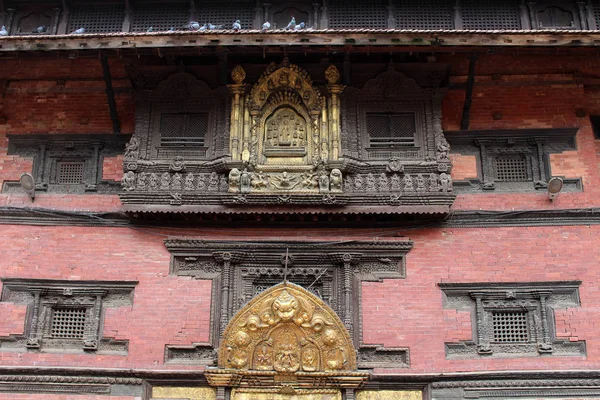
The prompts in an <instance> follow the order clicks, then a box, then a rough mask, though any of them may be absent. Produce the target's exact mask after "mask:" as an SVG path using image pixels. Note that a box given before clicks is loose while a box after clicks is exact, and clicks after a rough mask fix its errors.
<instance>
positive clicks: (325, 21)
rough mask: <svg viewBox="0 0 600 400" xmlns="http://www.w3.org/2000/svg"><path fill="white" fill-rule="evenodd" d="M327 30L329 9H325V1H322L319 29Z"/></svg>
mask: <svg viewBox="0 0 600 400" xmlns="http://www.w3.org/2000/svg"><path fill="white" fill-rule="evenodd" d="M327 28H329V9H328V8H327V0H323V6H321V19H320V20H319V29H327Z"/></svg>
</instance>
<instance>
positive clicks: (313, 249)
mask: <svg viewBox="0 0 600 400" xmlns="http://www.w3.org/2000/svg"><path fill="white" fill-rule="evenodd" d="M165 244H166V246H167V249H168V250H169V251H170V252H171V253H172V255H173V258H172V262H171V273H173V274H176V275H186V276H194V277H196V278H198V279H211V280H212V281H213V286H212V305H211V326H212V329H211V344H193V345H190V346H174V345H168V346H167V354H166V358H167V362H170V363H182V362H183V363H204V364H206V363H208V364H210V363H211V362H210V360H209V359H207V358H209V357H210V354H209V352H210V349H211V347H210V346H211V345H212V346H214V347H217V346H218V340H219V339H218V338H219V337H220V336H221V334H222V333H223V332H224V327H225V324H227V323H228V322H229V321H230V319H231V317H232V316H233V314H234V313H235V312H237V311H238V310H240V309H241V308H242V306H243V305H244V304H246V303H247V302H249V301H251V300H252V299H253V298H254V297H255V296H256V295H257V294H259V293H261V292H262V291H264V290H265V289H266V288H268V287H270V286H273V285H275V284H278V283H280V282H282V281H283V280H284V277H285V276H287V279H288V280H289V281H291V282H293V283H296V284H299V285H301V286H303V287H304V288H305V289H306V290H308V291H309V292H311V293H313V294H315V295H317V296H318V297H319V298H320V299H321V300H322V301H323V302H324V303H325V304H327V305H328V306H329V307H331V308H332V309H333V310H334V311H335V312H336V313H337V314H338V316H339V317H340V318H341V320H342V321H343V324H344V327H345V329H347V330H348V331H349V332H350V334H351V336H352V338H353V343H354V346H355V347H356V348H357V349H358V360H359V367H361V368H373V367H376V366H377V367H391V366H394V367H399V366H401V367H407V366H408V361H409V359H408V350H407V349H405V348H394V349H388V348H384V347H381V346H378V345H366V344H363V343H362V325H361V324H362V318H361V310H362V307H361V306H360V299H361V287H362V281H380V280H381V279H384V278H386V279H389V278H392V279H393V278H403V277H404V276H405V272H404V256H405V255H406V253H407V252H408V251H409V250H410V249H411V247H412V242H410V241H407V240H394V241H382V242H375V243H374V242H360V241H356V242H353V243H315V242H264V241H261V242H259V243H246V242H232V241H226V242H216V241H197V240H188V239H169V240H166V241H165ZM286 252H287V257H286ZM286 265H287V271H286Z"/></svg>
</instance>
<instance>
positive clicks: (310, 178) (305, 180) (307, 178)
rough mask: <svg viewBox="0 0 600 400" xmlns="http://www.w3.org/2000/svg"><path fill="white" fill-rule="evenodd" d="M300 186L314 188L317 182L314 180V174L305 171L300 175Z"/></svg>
mask: <svg viewBox="0 0 600 400" xmlns="http://www.w3.org/2000/svg"><path fill="white" fill-rule="evenodd" d="M301 183H302V187H303V188H305V189H314V188H315V187H317V185H318V183H317V182H316V181H315V175H314V174H311V173H308V172H307V173H305V174H303V175H302V182H301Z"/></svg>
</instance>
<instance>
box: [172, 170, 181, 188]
mask: <svg viewBox="0 0 600 400" xmlns="http://www.w3.org/2000/svg"><path fill="white" fill-rule="evenodd" d="M181 181H182V177H181V174H180V173H176V174H174V175H173V182H172V183H171V188H172V189H173V190H181Z"/></svg>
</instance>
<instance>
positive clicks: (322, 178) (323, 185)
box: [319, 171, 329, 193]
mask: <svg viewBox="0 0 600 400" xmlns="http://www.w3.org/2000/svg"><path fill="white" fill-rule="evenodd" d="M319 192H321V193H327V192H329V175H327V172H325V171H321V175H319Z"/></svg>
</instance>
